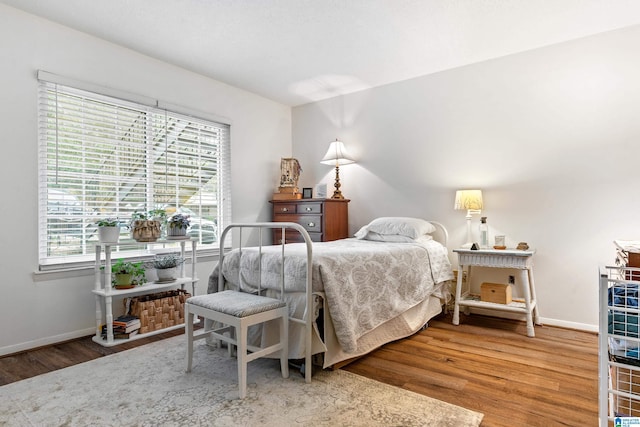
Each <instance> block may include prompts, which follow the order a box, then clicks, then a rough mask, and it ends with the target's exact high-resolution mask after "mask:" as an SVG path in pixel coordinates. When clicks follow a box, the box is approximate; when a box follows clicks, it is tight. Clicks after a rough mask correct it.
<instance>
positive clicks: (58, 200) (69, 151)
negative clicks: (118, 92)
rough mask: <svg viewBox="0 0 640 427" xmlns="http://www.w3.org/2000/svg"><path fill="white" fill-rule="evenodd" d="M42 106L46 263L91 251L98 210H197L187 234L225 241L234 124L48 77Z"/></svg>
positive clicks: (118, 214) (111, 213) (42, 249)
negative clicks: (81, 87)
mask: <svg viewBox="0 0 640 427" xmlns="http://www.w3.org/2000/svg"><path fill="white" fill-rule="evenodd" d="M38 110H39V160H40V165H39V175H40V176H39V259H40V265H41V268H42V267H43V266H46V265H51V264H60V263H75V262H82V261H84V260H90V259H92V257H93V254H94V253H95V252H94V251H95V249H94V247H95V245H94V243H95V242H96V241H97V227H96V224H95V222H96V221H97V220H98V219H101V218H107V217H111V218H118V219H119V220H120V221H121V222H122V223H125V224H128V223H129V220H130V218H131V215H132V213H133V212H135V211H149V210H151V209H158V208H163V209H166V210H167V212H169V213H172V212H175V211H178V212H182V213H186V214H188V215H190V217H191V226H190V227H189V229H188V234H189V235H191V236H193V237H197V238H199V240H200V243H201V246H200V247H204V248H206V247H207V245H209V246H210V247H217V239H218V235H219V233H218V230H222V229H223V227H224V224H226V223H228V221H229V220H230V218H231V199H230V188H231V187H230V173H229V171H230V167H229V166H230V140H229V132H230V129H229V125H226V124H221V123H216V122H212V121H207V120H203V119H200V118H194V117H191V116H186V115H183V114H178V113H174V112H171V111H167V110H164V109H159V108H156V107H152V106H147V105H143V104H138V103H134V102H130V101H125V100H122V99H118V98H114V97H110V96H105V95H100V94H97V93H92V92H88V91H85V90H80V89H74V88H72V87H69V86H65V85H60V84H57V83H52V82H47V81H40V82H39V103H38ZM122 237H124V238H128V231H127V230H126V229H123V233H122V236H121V241H123V240H122ZM123 242H125V241H123ZM138 249H139V246H138V245H133V244H129V245H127V244H121V245H119V246H118V247H117V251H118V252H121V254H120V255H118V254H115V256H122V255H124V256H126V255H127V252H128V253H129V255H130V254H132V253H133V251H136V250H138Z"/></svg>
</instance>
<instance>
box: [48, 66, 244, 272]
mask: <svg viewBox="0 0 640 427" xmlns="http://www.w3.org/2000/svg"><path fill="white" fill-rule="evenodd" d="M52 88H55V90H56V91H61V92H64V91H67V92H69V93H80V94H85V95H87V96H89V97H91V98H92V99H93V98H94V97H95V98H96V99H99V100H100V101H101V102H102V101H104V102H106V103H109V104H112V105H114V106H118V107H122V108H128V107H130V106H132V107H133V108H135V109H141V110H144V111H146V112H147V114H149V116H151V115H159V114H164V115H165V117H166V116H171V117H179V118H181V119H184V120H185V121H187V122H189V123H191V122H196V123H197V124H198V125H206V126H211V127H213V128H215V129H219V134H220V137H219V140H218V142H217V143H216V144H215V146H216V147H217V150H219V152H218V154H217V157H216V158H217V159H218V162H217V163H216V166H217V169H216V171H215V172H211V174H212V175H211V176H210V177H209V179H213V176H215V177H216V180H217V186H216V187H217V189H216V191H215V194H216V197H217V199H216V202H217V205H216V206H217V213H216V219H217V235H216V236H215V240H214V241H213V242H212V243H211V244H207V245H206V246H204V247H203V246H200V247H199V248H198V251H197V255H198V257H201V256H211V255H216V254H217V252H218V247H219V241H218V239H219V237H220V234H221V232H222V230H223V229H224V226H225V225H227V224H229V223H230V222H231V173H230V170H231V168H230V165H231V152H230V151H231V150H230V145H231V142H230V139H231V135H230V134H231V126H230V124H229V123H228V122H226V121H224V120H221V119H220V118H217V117H216V118H211V117H208V116H209V115H207V114H202V113H193V112H191V111H188V110H185V109H184V108H182V107H176V106H171V105H169V104H165V103H162V102H161V101H158V100H154V99H151V98H148V97H144V96H140V95H135V94H128V93H125V92H120V91H115V90H113V89H108V88H102V87H100V86H97V85H93V84H88V83H85V82H79V81H75V80H72V79H68V78H64V77H61V76H56V75H54V74H51V73H47V72H45V71H39V72H38V108H37V110H38V152H39V155H38V170H39V179H38V195H39V197H38V217H39V218H38V270H39V271H53V270H68V269H78V268H86V267H89V266H92V265H93V263H94V262H95V255H94V252H88V251H85V250H84V249H83V251H82V252H83V253H81V254H75V255H68V256H51V255H50V254H49V253H48V249H47V244H48V243H47V242H48V237H49V236H50V234H49V226H48V225H47V217H48V210H47V209H48V204H49V200H48V194H49V190H50V188H51V187H50V186H49V184H48V182H47V171H48V169H49V170H57V169H56V168H55V167H48V166H47V146H48V144H49V135H50V132H49V131H48V130H47V115H48V111H49V107H48V106H47V102H46V99H47V97H48V95H47V93H48V92H49V91H51V90H52ZM55 105H56V108H57V105H58V102H57V101H55ZM56 126H57V123H56ZM165 135H168V132H167V133H166V134H165ZM56 138H57V137H56ZM120 142H122V141H120ZM146 144H147V145H150V142H149V141H147V142H146ZM182 150H183V152H182V155H183V156H185V157H186V154H185V152H186V151H185V149H184V148H183V149H182ZM166 153H167V152H166V151H165V152H164V153H163V154H164V155H165V156H166V155H167V154H166ZM82 164H83V165H84V163H82ZM154 165H155V163H147V164H146V166H145V168H144V173H146V174H151V173H152V171H153V166H154ZM196 170H197V171H198V172H201V170H200V169H196ZM178 175H179V174H178V173H177V172H176V177H175V179H176V180H179V177H178ZM169 176H171V175H169ZM152 179H154V178H152ZM198 179H200V177H198ZM205 186H206V183H203V182H200V181H198V187H197V191H196V192H195V193H194V194H196V193H198V192H200V191H202V190H203V189H205ZM82 188H84V184H83V187H82ZM178 188H181V187H180V185H179V184H178ZM154 196H155V195H154V194H147V196H146V201H145V203H146V205H147V206H151V205H153V201H152V200H149V198H153V197H154ZM178 200H179V199H178V198H176V203H175V206H176V207H181V205H180V204H179V202H178ZM121 203H123V201H122V200H118V201H117V202H116V204H118V205H119V204H121ZM198 206H199V207H200V209H202V206H203V205H202V200H200V204H199V205H198ZM154 207H155V206H154ZM87 209H88V208H87V207H86V204H85V207H83V217H84V218H86V216H87V212H88V211H87ZM205 219H206V218H205V217H204V216H203V217H202V220H205ZM83 224H85V222H84V219H83ZM89 245H90V243H89V242H88V241H86V240H82V246H83V247H88V246H89ZM133 245H136V246H140V247H141V250H124V251H117V252H115V251H114V256H117V257H122V258H137V259H145V258H149V257H150V256H152V255H150V254H149V251H147V250H145V249H142V248H143V247H144V245H142V244H140V243H133ZM122 246H125V245H122Z"/></svg>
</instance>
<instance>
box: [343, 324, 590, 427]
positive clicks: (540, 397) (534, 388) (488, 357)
mask: <svg viewBox="0 0 640 427" xmlns="http://www.w3.org/2000/svg"><path fill="white" fill-rule="evenodd" d="M343 369H345V370H347V371H350V372H353V373H356V374H360V375H363V376H366V377H369V378H373V379H376V380H378V381H382V382H385V383H388V384H393V385H395V386H398V387H402V388H404V389H407V390H412V391H414V392H416V393H420V394H424V395H426V396H430V397H433V398H435V399H439V400H442V401H445V402H449V403H452V404H455V405H459V406H463V407H465V408H468V409H472V410H476V411H479V412H482V413H484V414H485V417H484V419H483V422H482V426H483V427H489V426H545V427H547V426H563V425H564V426H597V425H598V337H597V334H594V333H587V332H579V331H573V330H568V329H561V328H554V327H547V326H536V337H535V338H528V337H527V336H526V326H525V324H524V323H522V322H516V321H509V320H504V319H497V318H491V317H483V316H477V315H472V316H468V317H467V316H463V317H462V318H461V325H459V326H453V325H452V324H451V318H450V317H448V316H447V317H445V316H443V317H440V318H437V319H436V320H432V321H431V322H429V328H427V329H426V330H424V331H421V332H419V333H418V334H415V335H413V336H412V337H410V338H407V339H404V340H401V341H397V342H394V343H391V344H388V345H386V346H384V347H382V348H381V349H378V350H376V351H375V352H373V353H371V354H369V355H367V356H366V357H364V358H362V359H360V360H357V361H355V362H353V363H351V364H350V365H347V366H346V367H344V368H343Z"/></svg>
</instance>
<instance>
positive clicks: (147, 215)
mask: <svg viewBox="0 0 640 427" xmlns="http://www.w3.org/2000/svg"><path fill="white" fill-rule="evenodd" d="M166 217H167V214H166V213H165V211H164V210H163V209H152V210H150V211H149V212H139V211H136V212H134V213H133V215H132V216H131V224H130V227H131V236H132V237H133V239H134V240H136V241H138V242H155V241H156V240H158V238H159V237H160V232H161V230H162V223H163V222H164V220H165V219H166Z"/></svg>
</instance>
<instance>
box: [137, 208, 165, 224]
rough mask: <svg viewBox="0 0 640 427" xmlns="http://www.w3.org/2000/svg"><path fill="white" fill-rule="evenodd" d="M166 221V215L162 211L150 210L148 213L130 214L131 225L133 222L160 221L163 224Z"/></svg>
mask: <svg viewBox="0 0 640 427" xmlns="http://www.w3.org/2000/svg"><path fill="white" fill-rule="evenodd" d="M166 219H167V213H166V212H165V210H164V209H151V210H150V211H148V212H144V211H135V212H134V213H133V214H131V224H133V223H134V222H135V221H160V222H165V221H166Z"/></svg>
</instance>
